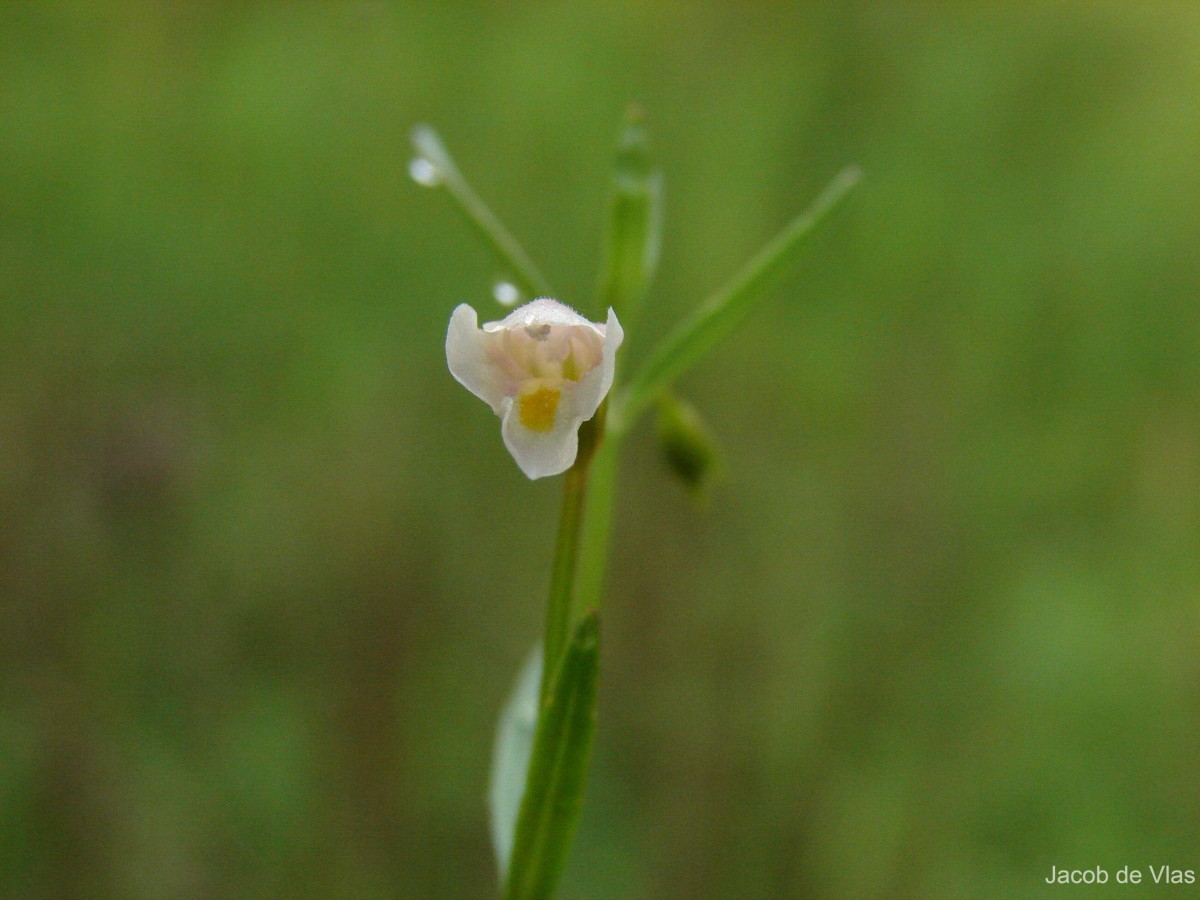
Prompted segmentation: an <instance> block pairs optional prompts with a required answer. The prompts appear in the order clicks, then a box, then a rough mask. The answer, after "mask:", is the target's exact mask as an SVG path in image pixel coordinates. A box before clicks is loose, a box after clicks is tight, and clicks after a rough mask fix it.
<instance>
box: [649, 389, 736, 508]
mask: <svg viewBox="0 0 1200 900" xmlns="http://www.w3.org/2000/svg"><path fill="white" fill-rule="evenodd" d="M658 439H659V445H660V446H661V448H662V452H663V457H664V459H665V460H666V463H667V466H668V467H669V468H670V469H671V471H672V472H674V473H675V475H676V477H678V478H679V480H680V481H681V482H683V486H684V488H685V489H686V490H687V492H688V495H689V496H690V497H691V499H692V502H694V503H695V504H696V505H697V506H701V507H703V506H706V505H707V503H708V493H709V490H710V488H711V487H712V486H713V485H714V484H715V483H716V482H717V481H718V480H719V479H720V477H721V454H720V451H719V449H718V448H717V444H716V440H715V439H714V438H713V435H712V431H711V430H710V429H709V427H708V425H706V424H705V422H704V419H703V418H701V416H700V413H699V412H698V411H697V410H696V408H695V407H694V406H692V404H690V403H688V402H687V401H686V400H681V399H680V398H678V397H676V396H674V395H673V394H671V393H670V392H669V391H664V392H663V394H662V396H661V397H659V400H658Z"/></svg>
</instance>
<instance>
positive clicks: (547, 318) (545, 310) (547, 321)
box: [483, 297, 599, 331]
mask: <svg viewBox="0 0 1200 900" xmlns="http://www.w3.org/2000/svg"><path fill="white" fill-rule="evenodd" d="M531 325H587V326H588V327H589V328H597V326H596V324H595V323H593V322H589V321H588V320H587V319H585V318H584V317H583V316H581V315H580V314H579V313H577V312H575V310H573V309H571V307H569V306H567V305H566V304H563V303H559V302H558V301H557V300H551V299H550V298H549V297H539V298H538V299H536V300H531V301H530V302H528V303H526V304H525V305H524V306H522V307H520V308H518V309H514V310H513V311H512V312H510V313H509V314H508V315H507V316H506V317H505V318H504V320H503V321H500V322H488V323H487V324H486V325H484V326H483V330H484V331H499V330H500V329H502V328H507V329H509V330H512V329H515V328H527V327H529V326H531ZM597 330H599V329H598V328H597Z"/></svg>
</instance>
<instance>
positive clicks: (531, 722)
mask: <svg viewBox="0 0 1200 900" xmlns="http://www.w3.org/2000/svg"><path fill="white" fill-rule="evenodd" d="M541 681H542V648H541V645H540V644H538V645H537V646H535V647H534V648H533V652H531V653H530V654H529V658H528V659H527V660H526V661H525V665H523V666H522V667H521V671H520V673H519V674H518V675H517V681H516V684H514V685H513V691H512V694H511V695H510V696H509V698H508V702H507V703H506V704H505V705H504V709H503V710H501V712H500V723H499V725H498V726H497V727H496V745H495V748H494V749H493V751H492V780H491V784H490V785H489V787H488V806H489V808H490V809H489V811H490V813H491V826H492V847H493V849H494V850H495V851H496V865H497V868H498V869H499V871H500V883H501V884H504V878H505V876H506V875H507V874H508V860H509V857H510V856H511V855H512V845H513V834H514V832H515V831H516V828H517V813H518V812H519V811H520V809H521V797H522V795H524V793H525V776H526V774H527V773H528V771H529V756H530V754H531V752H532V751H533V735H534V731H535V729H536V728H537V710H538V686H539V685H540V684H541Z"/></svg>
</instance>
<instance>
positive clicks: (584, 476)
mask: <svg viewBox="0 0 1200 900" xmlns="http://www.w3.org/2000/svg"><path fill="white" fill-rule="evenodd" d="M587 481H588V467H587V464H586V463H584V465H582V466H581V465H579V464H578V463H576V465H574V466H572V467H571V468H570V469H568V470H567V473H566V475H565V476H563V501H562V513H561V515H560V517H559V520H558V539H557V541H556V542H555V546H554V567H553V568H552V569H551V572H550V601H549V603H548V605H547V607H546V643H545V647H544V650H543V655H542V659H543V661H544V663H543V666H542V689H541V707H542V708H543V709H544V708H545V706H546V702H547V700H548V699H549V696H550V689H551V686H552V685H553V684H554V675H555V672H556V671H557V669H558V662H559V659H560V658H561V657H562V654H563V650H564V649H565V647H566V645H567V638H568V636H569V635H570V633H571V616H572V612H573V610H572V605H573V604H572V595H573V593H574V586H575V565H576V561H577V560H578V558H579V534H580V529H581V526H582V524H583V518H584V506H585V501H586V499H587Z"/></svg>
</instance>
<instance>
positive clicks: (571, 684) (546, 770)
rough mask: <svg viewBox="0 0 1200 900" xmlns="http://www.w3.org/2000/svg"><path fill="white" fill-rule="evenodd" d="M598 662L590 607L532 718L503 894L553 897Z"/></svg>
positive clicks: (577, 804)
mask: <svg viewBox="0 0 1200 900" xmlns="http://www.w3.org/2000/svg"><path fill="white" fill-rule="evenodd" d="M599 663H600V630H599V623H598V621H597V617H596V613H595V612H592V613H590V614H589V615H587V616H585V617H584V618H583V620H582V621H581V622H580V623H579V627H578V628H576V629H575V634H574V636H573V637H572V639H571V643H570V645H569V646H568V648H567V652H566V654H565V655H564V656H563V661H562V665H561V667H560V668H559V670H558V673H557V675H556V676H555V679H554V688H553V691H552V692H551V694H550V697H549V699H548V701H547V703H546V705H545V706H543V707H542V713H541V716H540V717H539V718H538V726H537V734H536V736H535V737H534V741H533V754H532V756H531V758H530V761H529V775H528V777H527V778H526V781H525V795H524V798H523V799H522V801H521V812H520V816H519V817H518V819H517V830H516V835H515V838H514V842H513V848H512V856H511V858H510V860H509V867H508V876H507V878H506V880H505V885H504V898H505V900H544V898H548V897H552V896H553V895H554V888H555V886H556V885H557V884H558V880H559V878H560V877H561V875H562V870H563V865H564V864H565V863H566V859H567V852H568V851H569V850H570V847H571V838H572V836H573V834H574V832H575V826H576V824H577V823H578V821H579V812H580V809H581V807H582V805H583V790H584V785H585V782H586V780H587V767H588V760H589V759H590V757H591V752H592V738H593V736H594V734H595V729H596V691H597V686H598V682H599Z"/></svg>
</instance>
